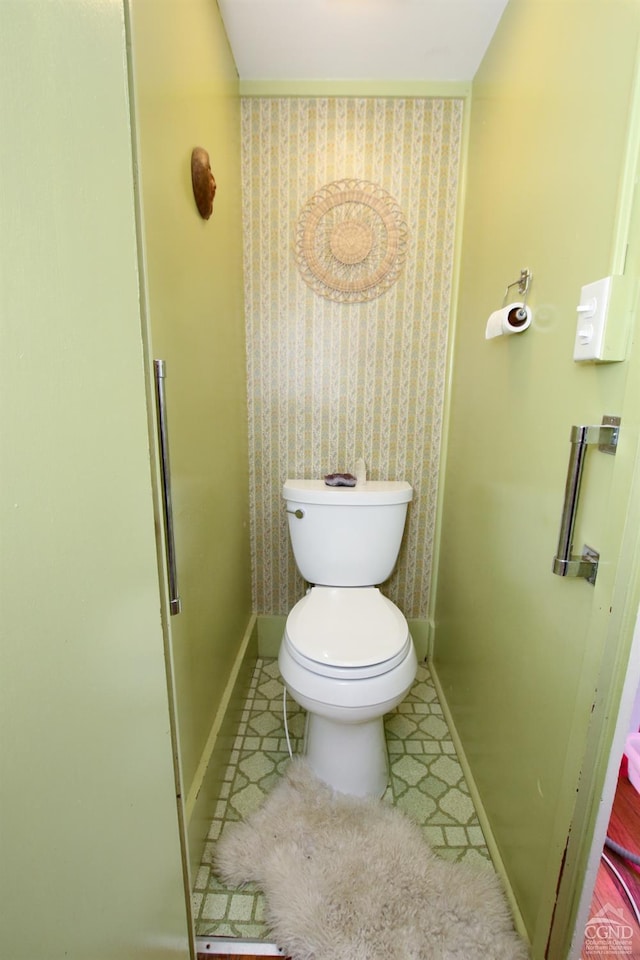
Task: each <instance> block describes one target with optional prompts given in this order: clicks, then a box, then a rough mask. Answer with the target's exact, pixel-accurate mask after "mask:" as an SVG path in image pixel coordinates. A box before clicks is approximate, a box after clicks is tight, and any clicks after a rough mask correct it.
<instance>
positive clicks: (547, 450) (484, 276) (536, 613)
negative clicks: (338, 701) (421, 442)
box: [434, 0, 640, 958]
mask: <svg viewBox="0 0 640 960" xmlns="http://www.w3.org/2000/svg"><path fill="white" fill-rule="evenodd" d="M639 24H640V10H639V9H638V7H637V5H633V4H621V5H615V12H614V11H613V10H612V7H611V4H609V3H607V2H604V0H596V2H594V3H592V4H588V5H584V4H580V3H577V2H573V0H563V2H559V3H554V4H547V3H538V2H536V0H523V2H522V3H514V4H509V5H508V6H507V8H506V10H505V13H504V15H503V17H502V19H501V21H500V24H499V26H498V30H497V32H496V35H495V37H494V39H493V41H492V43H491V45H490V48H489V50H488V51H487V55H486V57H485V59H484V61H483V64H482V67H481V69H480V70H479V72H478V75H477V76H476V78H475V79H474V84H473V104H472V113H471V120H470V136H469V156H468V164H467V180H466V189H465V212H464V223H463V245H462V247H463V249H462V260H461V268H460V300H459V304H458V310H457V317H456V326H457V329H456V336H455V343H454V347H453V362H452V377H453V387H452V391H451V403H450V413H449V432H448V437H447V459H446V474H445V478H444V481H445V484H444V506H443V516H442V523H441V532H440V542H441V545H442V546H441V552H440V563H439V568H438V586H437V602H436V607H435V622H436V629H435V644H434V645H435V665H436V670H437V673H438V676H439V678H440V682H441V686H442V689H443V693H444V696H445V699H446V701H447V704H448V707H449V709H450V711H451V715H452V718H453V721H454V723H455V726H456V729H457V732H458V734H459V737H460V741H461V745H462V749H463V750H464V753H465V756H466V759H467V761H468V764H469V768H470V771H471V776H472V778H473V781H474V783H475V787H476V788H477V791H478V797H479V801H480V803H481V805H482V807H483V811H484V814H485V816H486V820H485V823H486V825H487V830H488V832H490V834H491V842H492V844H493V852H494V854H495V857H496V862H497V863H498V864H499V866H501V867H502V869H503V871H504V875H505V877H506V880H507V884H508V887H509V889H510V893H511V895H512V898H513V903H514V907H515V909H516V911H518V912H519V914H520V920H521V922H522V926H523V927H524V928H525V929H526V931H527V934H528V936H529V937H530V938H531V940H532V943H533V954H534V956H535V957H537V958H541V957H543V956H544V955H545V952H546V950H547V944H548V938H549V930H550V926H551V922H552V917H553V916H554V911H555V918H556V924H557V925H558V927H557V929H558V930H564V932H565V933H567V932H568V931H570V930H571V925H570V921H568V919H567V914H566V913H565V914H564V917H563V918H562V919H561V915H560V912H559V911H560V904H558V906H557V907H556V897H557V888H558V882H559V877H560V872H561V868H562V865H563V863H565V864H566V868H565V872H564V874H563V884H564V883H566V884H567V893H568V891H569V890H572V892H573V894H574V895H575V893H576V884H578V885H579V884H580V882H581V876H580V875H579V868H578V867H577V866H575V867H573V868H570V866H569V861H568V857H569V852H568V850H567V840H568V837H569V834H570V833H571V836H572V837H573V838H574V839H575V832H576V830H577V821H576V798H577V797H578V798H579V800H580V802H582V798H581V796H580V795H578V794H577V791H578V789H580V791H581V792H582V789H583V788H584V787H585V785H586V784H587V783H588V782H589V781H591V786H590V787H589V788H588V789H590V790H593V780H592V779H591V778H592V777H593V776H594V771H595V770H596V769H597V765H598V764H599V763H601V760H600V759H599V753H598V751H599V749H600V746H601V737H602V735H603V728H602V726H601V727H600V730H599V731H598V732H597V734H596V727H595V723H596V720H595V717H596V714H597V715H598V717H599V718H600V719H599V720H598V723H600V724H602V723H603V722H604V721H603V717H605V716H607V715H608V713H607V711H608V710H609V706H610V705H609V706H608V707H605V706H604V705H602V707H601V705H600V702H601V700H602V697H603V695H604V694H605V690H606V695H607V696H609V694H610V693H615V691H612V687H611V684H612V675H611V672H610V671H611V665H610V663H608V661H609V660H610V659H613V660H619V659H621V658H622V655H623V653H624V644H625V643H626V644H627V648H626V649H627V654H628V643H629V637H630V636H631V633H632V629H633V625H632V623H630V622H629V621H628V619H627V617H628V614H627V613H626V610H627V607H628V603H629V600H628V598H629V597H632V600H631V608H632V609H634V612H635V609H637V603H638V598H637V597H636V598H635V608H634V604H633V596H632V595H633V592H634V591H635V590H636V589H637V585H636V583H635V581H634V576H635V574H634V573H633V570H634V567H633V562H634V561H633V555H634V554H633V550H634V549H635V546H636V544H637V532H638V516H637V512H636V510H637V508H636V506H635V503H634V498H633V496H632V483H633V471H634V468H635V463H636V457H637V447H638V429H639V420H640V404H638V394H637V390H638V386H637V384H638V380H639V375H638V362H639V361H638V355H637V342H636V341H634V339H633V337H632V339H631V340H630V341H629V344H628V345H627V349H626V352H625V353H624V357H625V359H623V360H621V361H619V362H611V363H602V364H596V363H593V362H578V361H576V360H574V357H573V353H574V342H575V337H576V329H577V319H578V317H577V313H576V307H577V305H578V303H579V301H580V295H581V288H582V287H583V285H586V284H590V283H591V282H593V281H597V280H599V279H601V278H603V277H606V276H609V275H619V276H624V277H626V279H627V280H628V281H629V294H630V299H629V301H628V303H629V304H630V305H631V307H632V308H633V305H634V302H635V301H634V298H635V297H636V294H637V290H636V289H634V283H635V280H636V278H637V275H638V262H637V259H636V256H635V254H634V253H633V250H632V247H633V246H634V244H635V242H636V240H635V239H634V236H635V232H636V230H635V228H634V229H633V230H630V216H631V208H632V194H633V185H634V182H635V178H636V171H637V137H636V133H637V129H638V127H637V116H632V115H631V113H630V108H631V105H632V101H633V95H634V89H635V75H636V69H637V44H638V36H639ZM541 50H544V69H540V67H541V62H540V51H541ZM516 51H517V55H516ZM592 124H593V125H594V126H595V127H597V129H598V135H597V136H595V137H593V138H590V139H589V146H588V147H586V148H585V145H584V141H583V138H582V135H583V132H584V130H585V129H586V128H591V125H592ZM507 144H509V145H512V146H514V145H515V144H518V147H517V148H516V147H515V146H514V149H510V148H508V147H506V145H507ZM627 246H629V252H628V255H627ZM524 268H526V269H528V270H529V271H530V272H531V274H532V276H533V280H532V283H531V286H530V289H529V291H528V301H527V302H528V305H529V306H530V307H531V308H532V310H533V320H532V324H531V326H530V327H529V329H527V330H525V331H524V332H522V333H520V334H514V335H512V336H503V337H499V338H497V339H494V340H488V341H487V340H485V336H484V334H485V327H486V322H487V317H488V316H489V315H490V313H491V312H492V311H493V310H494V309H496V308H497V307H499V306H500V305H501V303H502V299H503V297H504V296H505V293H506V288H507V287H508V286H509V293H508V296H509V300H508V301H507V302H510V301H512V300H520V299H521V296H520V294H519V291H518V287H517V281H518V278H519V275H520V271H521V270H522V269H524ZM514 281H515V282H516V286H514V287H511V286H510V285H511V284H512V283H513V282H514ZM616 322H622V324H623V325H624V324H625V323H627V322H628V323H629V325H630V328H631V332H632V333H635V334H636V337H637V330H638V317H637V307H636V308H635V309H633V310H632V311H628V310H627V307H626V306H625V307H623V308H622V309H621V310H619V309H618V308H616V310H615V319H614V320H613V323H614V325H615V323H616ZM608 415H610V416H617V417H620V418H621V431H620V444H619V446H618V448H617V452H616V454H615V455H614V456H611V455H606V454H605V453H602V452H600V451H599V450H598V449H597V447H595V448H594V447H590V449H589V450H588V453H587V460H586V464H585V473H584V476H583V481H582V489H581V497H580V503H579V507H578V514H577V521H576V527H575V536H574V552H575V553H581V552H582V547H583V545H584V544H588V545H589V546H590V547H593V548H594V549H595V550H597V551H598V552H599V553H600V565H599V568H598V575H597V579H596V582H595V584H594V585H592V584H590V583H588V582H587V580H585V579H583V578H569V577H560V576H556V575H555V574H554V573H553V572H552V563H553V558H554V555H555V554H556V553H557V546H558V541H559V526H560V517H561V512H562V503H563V497H564V488H565V481H566V477H567V472H568V461H569V454H570V450H571V444H570V435H571V430H572V427H573V426H574V425H597V424H599V423H600V422H601V420H602V417H603V416H608ZM634 538H635V540H634ZM607 672H609V677H608V679H606V674H607ZM603 679H606V687H603V685H602V681H603ZM617 692H618V695H619V689H618V691H617ZM601 711H602V712H601ZM616 712H617V711H616ZM592 738H593V739H592ZM607 752H608V748H607V750H606V751H605V755H606V753H607ZM584 802H585V806H586V807H589V806H590V803H589V801H587V798H586V795H585V798H584ZM591 802H593V794H591ZM569 842H571V841H569ZM570 869H574V873H573V875H571V874H570V872H569V871H570ZM565 875H566V876H565ZM569 936H570V933H569ZM555 956H558V957H559V956H562V953H558V954H555Z"/></svg>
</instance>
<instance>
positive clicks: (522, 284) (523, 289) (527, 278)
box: [502, 267, 533, 307]
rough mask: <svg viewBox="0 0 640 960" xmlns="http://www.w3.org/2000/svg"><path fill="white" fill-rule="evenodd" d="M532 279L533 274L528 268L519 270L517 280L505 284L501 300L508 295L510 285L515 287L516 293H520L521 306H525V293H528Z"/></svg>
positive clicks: (503, 300) (505, 298)
mask: <svg viewBox="0 0 640 960" xmlns="http://www.w3.org/2000/svg"><path fill="white" fill-rule="evenodd" d="M532 280H533V274H532V273H531V271H530V270H529V269H527V268H526V267H525V268H524V269H523V270H521V271H520V276H519V277H518V279H517V280H514V281H513V283H508V284H507V286H506V288H505V291H504V297H503V299H502V302H503V303H505V302H506V300H507V297H508V296H509V290H511V287H517V288H518V293H519V294H520V296H521V297H522V300H523V303H522V305H523V307H525V306H526V305H527V294H528V293H529V287H530V286H531V281H532Z"/></svg>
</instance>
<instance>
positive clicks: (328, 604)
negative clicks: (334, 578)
mask: <svg viewBox="0 0 640 960" xmlns="http://www.w3.org/2000/svg"><path fill="white" fill-rule="evenodd" d="M284 643H285V647H286V649H287V651H288V652H289V654H290V656H291V657H292V658H293V659H294V660H295V661H296V662H297V663H298V664H300V665H301V666H302V667H304V668H306V669H307V670H310V671H311V672H312V673H316V674H319V675H320V676H324V677H333V678H335V679H340V680H360V679H366V678H368V677H376V676H380V675H382V674H385V673H388V672H389V671H390V670H392V669H393V668H394V667H395V666H397V665H398V664H399V663H401V662H402V661H403V660H404V659H405V658H406V657H407V654H408V652H409V649H410V648H411V644H412V641H411V636H410V634H409V627H408V624H407V621H406V619H405V617H404V615H403V614H402V612H401V611H400V610H399V609H398V608H397V607H396V605H395V604H394V603H392V602H391V600H388V599H387V597H385V596H383V595H382V594H381V593H380V591H379V590H378V588H377V587H322V586H318V587H312V588H311V590H310V591H309V592H308V593H307V594H306V596H304V597H303V598H302V600H299V601H298V603H297V604H296V605H295V607H294V608H293V609H292V611H291V613H290V614H289V616H288V618H287V622H286V627H285V635H284Z"/></svg>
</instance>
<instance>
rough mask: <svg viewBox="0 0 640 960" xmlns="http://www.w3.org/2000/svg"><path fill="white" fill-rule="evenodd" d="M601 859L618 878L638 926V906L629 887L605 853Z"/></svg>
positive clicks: (639, 918) (639, 913)
mask: <svg viewBox="0 0 640 960" xmlns="http://www.w3.org/2000/svg"><path fill="white" fill-rule="evenodd" d="M602 859H603V860H604V862H605V863H606V865H607V866H608V867H609V869H610V870H612V871H613V872H614V873H615V875H616V877H617V878H618V880H619V881H620V883H621V884H622V887H623V889H624V892H625V893H626V895H627V899H628V900H629V903H630V904H631V906H632V907H633V912H634V914H635V917H636V921H637V922H638V923H639V924H640V910H638V904H637V903H636V901H635V900H634V898H633V894H632V893H631V890H630V889H629V887H628V886H627V884H626V883H625V881H624V877H623V876H622V874H621V873H620V871H619V870H618V869H616V867H615V866H614V864H613V863H612V862H611V860H610V859H609V857H608V856H607V855H606V853H603V854H602Z"/></svg>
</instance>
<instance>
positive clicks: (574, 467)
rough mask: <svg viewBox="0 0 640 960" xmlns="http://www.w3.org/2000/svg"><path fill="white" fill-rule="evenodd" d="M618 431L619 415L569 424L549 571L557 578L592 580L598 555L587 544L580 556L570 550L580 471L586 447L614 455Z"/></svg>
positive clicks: (596, 568) (592, 582)
mask: <svg viewBox="0 0 640 960" xmlns="http://www.w3.org/2000/svg"><path fill="white" fill-rule="evenodd" d="M619 433H620V418H619V417H609V416H606V417H603V418H602V423H601V424H600V425H599V426H573V427H572V428H571V435H570V438H569V439H570V442H571V452H570V454H569V467H568V469H567V482H566V486H565V491H564V504H563V507H562V517H561V519H560V536H559V537H558V549H557V551H556V555H555V557H554V558H553V566H552V570H553V573H555V574H557V576H559V577H583V578H584V579H585V580H587V581H588V582H589V583H591V584H594V583H595V582H596V576H597V573H598V561H599V558H600V555H599V554H598V553H597V551H595V550H593V549H592V548H591V547H588V546H586V545H585V546H584V547H583V552H582V555H581V556H579V557H575V556H573V555H572V553H571V551H572V549H573V532H574V528H575V524H576V516H577V513H578V500H579V497H580V485H581V483H582V472H583V468H584V461H585V457H586V455H587V447H588V446H590V445H592V444H597V445H598V449H599V450H600V451H601V452H602V453H609V454H615V452H616V449H617V446H618V437H619Z"/></svg>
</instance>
